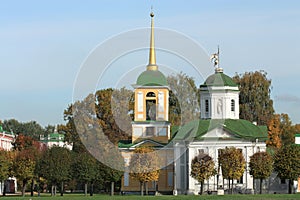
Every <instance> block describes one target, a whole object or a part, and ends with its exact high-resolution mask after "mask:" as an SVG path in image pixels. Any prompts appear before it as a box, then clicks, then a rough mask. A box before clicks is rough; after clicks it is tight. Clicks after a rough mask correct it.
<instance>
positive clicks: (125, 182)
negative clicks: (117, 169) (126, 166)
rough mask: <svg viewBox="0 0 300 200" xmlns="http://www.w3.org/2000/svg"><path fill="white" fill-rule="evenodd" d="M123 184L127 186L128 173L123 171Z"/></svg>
mask: <svg viewBox="0 0 300 200" xmlns="http://www.w3.org/2000/svg"><path fill="white" fill-rule="evenodd" d="M124 186H129V174H128V172H124Z"/></svg>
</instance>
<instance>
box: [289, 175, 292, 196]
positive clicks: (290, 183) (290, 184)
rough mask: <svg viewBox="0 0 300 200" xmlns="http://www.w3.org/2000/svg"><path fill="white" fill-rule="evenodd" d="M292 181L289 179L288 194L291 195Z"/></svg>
mask: <svg viewBox="0 0 300 200" xmlns="http://www.w3.org/2000/svg"><path fill="white" fill-rule="evenodd" d="M292 189H293V180H291V179H289V194H292Z"/></svg>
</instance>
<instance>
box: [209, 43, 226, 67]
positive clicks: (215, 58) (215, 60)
mask: <svg viewBox="0 0 300 200" xmlns="http://www.w3.org/2000/svg"><path fill="white" fill-rule="evenodd" d="M219 58H220V48H219V45H218V52H217V53H214V54H212V55H211V57H210V60H211V62H213V64H214V67H215V71H216V73H218V72H223V69H222V68H220V67H219V64H220V59H219Z"/></svg>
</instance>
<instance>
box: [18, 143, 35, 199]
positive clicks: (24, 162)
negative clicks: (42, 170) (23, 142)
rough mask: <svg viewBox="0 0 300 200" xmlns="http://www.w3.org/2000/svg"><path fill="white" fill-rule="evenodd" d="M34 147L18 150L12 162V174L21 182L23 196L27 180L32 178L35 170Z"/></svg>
mask: <svg viewBox="0 0 300 200" xmlns="http://www.w3.org/2000/svg"><path fill="white" fill-rule="evenodd" d="M35 151H36V149H34V148H27V149H22V150H21V151H18V152H17V154H16V157H15V159H14V162H13V175H14V176H15V177H16V178H17V179H18V180H20V181H21V183H22V196H23V197H24V196H25V189H26V186H27V183H28V181H29V180H32V179H33V178H34V170H35V164H36V160H35Z"/></svg>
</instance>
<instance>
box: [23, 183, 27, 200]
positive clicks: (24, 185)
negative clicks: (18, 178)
mask: <svg viewBox="0 0 300 200" xmlns="http://www.w3.org/2000/svg"><path fill="white" fill-rule="evenodd" d="M26 184H27V181H26V180H23V187H22V197H25V189H26Z"/></svg>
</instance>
